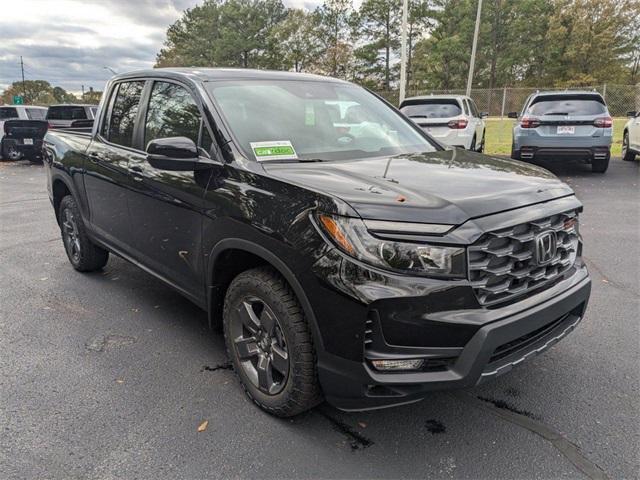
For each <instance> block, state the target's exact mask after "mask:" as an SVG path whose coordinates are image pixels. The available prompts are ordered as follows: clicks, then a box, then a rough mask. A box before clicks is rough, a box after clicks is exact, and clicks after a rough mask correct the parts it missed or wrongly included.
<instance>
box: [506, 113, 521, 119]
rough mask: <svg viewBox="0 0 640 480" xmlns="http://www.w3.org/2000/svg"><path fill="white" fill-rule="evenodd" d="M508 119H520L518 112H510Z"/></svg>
mask: <svg viewBox="0 0 640 480" xmlns="http://www.w3.org/2000/svg"><path fill="white" fill-rule="evenodd" d="M507 117H509V118H518V112H509V113H508V115H507Z"/></svg>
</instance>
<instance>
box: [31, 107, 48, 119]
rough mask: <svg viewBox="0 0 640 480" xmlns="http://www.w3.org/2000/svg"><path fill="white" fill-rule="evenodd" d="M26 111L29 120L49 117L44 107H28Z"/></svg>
mask: <svg viewBox="0 0 640 480" xmlns="http://www.w3.org/2000/svg"><path fill="white" fill-rule="evenodd" d="M26 111H27V118H28V119H29V120H44V119H45V118H46V117H47V111H46V110H45V109H44V108H27V109H26Z"/></svg>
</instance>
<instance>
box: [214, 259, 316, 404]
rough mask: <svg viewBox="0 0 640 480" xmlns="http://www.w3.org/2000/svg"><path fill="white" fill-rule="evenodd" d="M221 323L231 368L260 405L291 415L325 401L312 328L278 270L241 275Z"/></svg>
mask: <svg viewBox="0 0 640 480" xmlns="http://www.w3.org/2000/svg"><path fill="white" fill-rule="evenodd" d="M223 321H224V334H225V342H226V345H227V352H228V355H229V358H230V359H231V361H232V363H233V368H234V370H235V372H236V374H237V375H238V377H239V378H240V381H241V382H242V386H243V388H244V390H245V392H246V394H247V395H248V396H249V398H251V399H252V400H253V401H254V402H255V403H256V404H258V406H260V407H261V408H263V409H264V410H266V411H267V412H269V413H271V414H273V415H277V416H279V417H291V416H293V415H297V414H299V413H301V412H304V411H305V410H308V409H310V408H312V407H314V406H316V405H317V404H318V403H320V402H321V401H322V395H321V393H320V386H319V383H318V374H317V369H316V359H315V351H314V347H313V340H312V336H311V332H310V330H309V326H308V325H307V322H306V320H305V318H304V314H303V312H302V308H301V307H300V304H299V303H298V300H297V298H296V296H295V294H294V293H293V291H292V290H291V288H290V287H289V285H288V284H287V283H286V281H285V280H284V279H283V278H282V277H281V276H280V275H278V273H277V272H275V271H274V270H273V269H271V268H268V267H261V268H255V269H251V270H247V271H246V272H243V273H241V274H239V275H238V276H237V277H236V278H235V279H234V280H233V281H232V282H231V285H230V286H229V289H228V290H227V294H226V297H225V302H224V318H223Z"/></svg>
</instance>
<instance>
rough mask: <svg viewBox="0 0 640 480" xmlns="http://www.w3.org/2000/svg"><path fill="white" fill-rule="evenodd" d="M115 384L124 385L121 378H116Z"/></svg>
mask: <svg viewBox="0 0 640 480" xmlns="http://www.w3.org/2000/svg"><path fill="white" fill-rule="evenodd" d="M116 383H124V380H122V379H121V378H116Z"/></svg>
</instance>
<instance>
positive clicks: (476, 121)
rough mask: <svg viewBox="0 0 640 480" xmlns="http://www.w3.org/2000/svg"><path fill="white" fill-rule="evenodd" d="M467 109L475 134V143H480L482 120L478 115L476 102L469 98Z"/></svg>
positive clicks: (482, 130) (482, 128) (482, 127)
mask: <svg viewBox="0 0 640 480" xmlns="http://www.w3.org/2000/svg"><path fill="white" fill-rule="evenodd" d="M469 110H470V115H471V118H470V119H469V121H470V122H471V123H472V125H473V130H474V132H475V134H476V145H480V143H481V142H482V134H483V132H484V121H483V120H482V117H481V116H480V111H479V110H478V107H477V106H476V102H474V101H473V100H471V99H469Z"/></svg>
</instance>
